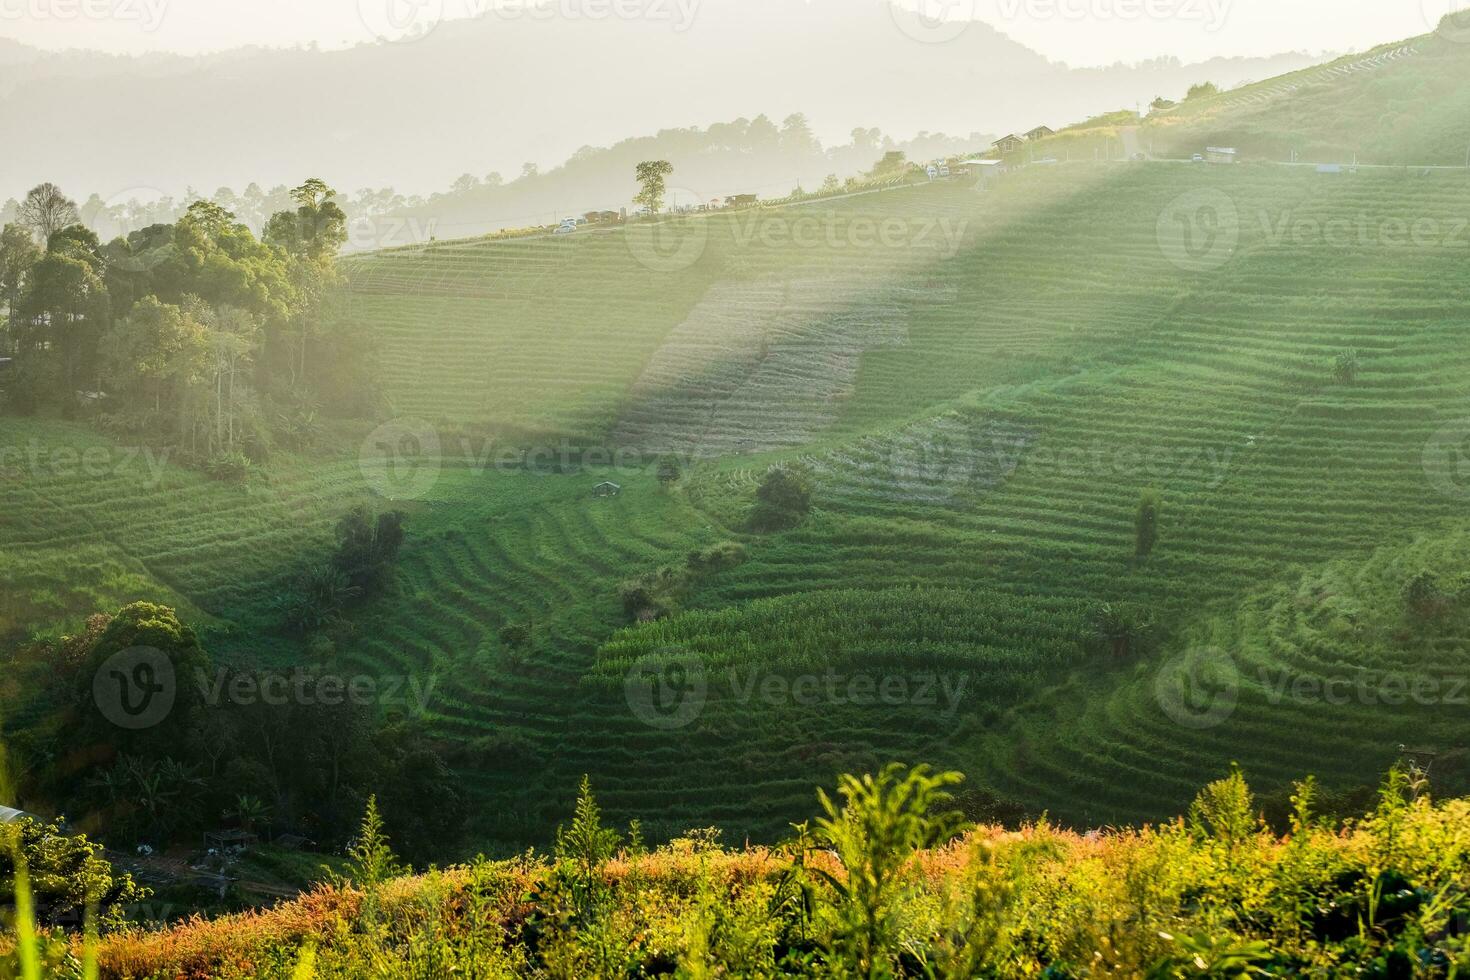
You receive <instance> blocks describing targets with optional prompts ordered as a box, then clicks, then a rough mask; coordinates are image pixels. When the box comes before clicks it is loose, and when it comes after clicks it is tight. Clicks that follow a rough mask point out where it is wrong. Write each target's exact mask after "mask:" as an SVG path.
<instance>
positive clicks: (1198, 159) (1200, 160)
mask: <svg viewBox="0 0 1470 980" xmlns="http://www.w3.org/2000/svg"><path fill="white" fill-rule="evenodd" d="M1189 159H1190V160H1191V161H1192V162H1194V163H1204V162H1205V155H1204V154H1203V153H1196V154H1195V155H1194V156H1192V157H1190V158H1189Z"/></svg>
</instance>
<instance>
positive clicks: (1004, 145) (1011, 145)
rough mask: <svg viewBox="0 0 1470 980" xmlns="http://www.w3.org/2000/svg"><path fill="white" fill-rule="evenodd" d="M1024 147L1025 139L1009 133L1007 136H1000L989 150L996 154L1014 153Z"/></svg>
mask: <svg viewBox="0 0 1470 980" xmlns="http://www.w3.org/2000/svg"><path fill="white" fill-rule="evenodd" d="M1025 145H1026V137H1024V136H1017V135H1016V134H1015V133H1011V134H1010V135H1009V136H1002V137H1001V138H1000V139H998V140H996V141H995V142H994V143H992V144H991V146H990V149H991V150H992V151H994V152H996V153H1015V152H1016V151H1017V150H1019V149H1020V148H1021V147H1023V146H1025Z"/></svg>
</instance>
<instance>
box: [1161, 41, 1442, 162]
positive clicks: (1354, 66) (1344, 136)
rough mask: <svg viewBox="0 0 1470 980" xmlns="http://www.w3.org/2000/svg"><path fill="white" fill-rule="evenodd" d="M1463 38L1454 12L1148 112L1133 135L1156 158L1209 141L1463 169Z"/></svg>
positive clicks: (1309, 157)
mask: <svg viewBox="0 0 1470 980" xmlns="http://www.w3.org/2000/svg"><path fill="white" fill-rule="evenodd" d="M1467 41H1470V17H1467V16H1466V14H1465V13H1464V12H1460V13H1457V14H1453V15H1450V16H1447V17H1446V18H1445V19H1444V20H1443V21H1442V22H1441V23H1440V25H1439V27H1438V29H1437V30H1436V31H1434V32H1432V33H1429V34H1425V35H1423V36H1422V37H1417V38H1411V39H1409V40H1406V41H1399V42H1394V43H1392V44H1385V45H1381V46H1379V47H1376V48H1373V49H1372V50H1370V51H1366V52H1362V53H1358V54H1350V55H1345V56H1343V57H1341V58H1339V59H1337V60H1335V61H1332V62H1329V63H1327V64H1325V65H1321V66H1318V67H1316V68H1310V69H1306V70H1304V71H1299V72H1294V73H1292V74H1290V75H1283V76H1281V77H1279V78H1272V79H1268V80H1266V81H1262V82H1257V83H1255V84H1253V85H1245V86H1241V87H1240V88H1235V89H1231V90H1229V91H1226V92H1222V93H1220V94H1218V95H1214V96H1209V97H1201V98H1194V99H1189V100H1187V101H1185V102H1182V103H1180V104H1179V105H1177V106H1174V107H1172V108H1169V109H1166V110H1163V111H1159V112H1155V113H1154V114H1152V115H1150V116H1149V117H1148V119H1147V120H1146V122H1145V125H1144V128H1143V131H1142V133H1141V134H1140V135H1141V138H1142V139H1143V140H1144V141H1145V143H1144V145H1146V146H1152V148H1153V152H1154V153H1155V154H1157V155H1159V156H1174V157H1186V158H1187V157H1188V156H1189V155H1190V154H1192V153H1197V152H1200V151H1201V150H1202V149H1203V148H1204V147H1205V146H1207V145H1209V146H1233V147H1236V148H1237V149H1239V150H1240V151H1241V152H1242V154H1244V155H1245V157H1247V158H1251V159H1269V160H1281V161H1284V160H1290V159H1297V160H1302V161H1306V162H1311V163H1351V162H1354V161H1356V162H1359V163H1363V164H1375V165H1390V166H1413V165H1420V166H1451V167H1463V166H1465V165H1466V162H1467V160H1466V149H1467V145H1470V122H1467V120H1470V86H1467V85H1466V81H1467V75H1470V59H1467V58H1466V56H1465V54H1466V53H1465V48H1466V42H1467ZM1293 152H1294V153H1295V154H1296V157H1294V158H1293V157H1292V155H1291V154H1292V153H1293Z"/></svg>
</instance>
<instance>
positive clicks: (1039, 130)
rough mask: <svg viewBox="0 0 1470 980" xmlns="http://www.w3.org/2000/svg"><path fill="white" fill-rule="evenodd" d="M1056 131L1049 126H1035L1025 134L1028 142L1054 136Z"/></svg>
mask: <svg viewBox="0 0 1470 980" xmlns="http://www.w3.org/2000/svg"><path fill="white" fill-rule="evenodd" d="M1056 134H1057V131H1056V130H1055V129H1052V128H1051V127H1050V126H1037V127H1036V128H1035V129H1033V130H1031V131H1030V132H1029V133H1027V134H1026V138H1027V139H1028V140H1039V139H1042V138H1044V137H1047V136H1055V135H1056Z"/></svg>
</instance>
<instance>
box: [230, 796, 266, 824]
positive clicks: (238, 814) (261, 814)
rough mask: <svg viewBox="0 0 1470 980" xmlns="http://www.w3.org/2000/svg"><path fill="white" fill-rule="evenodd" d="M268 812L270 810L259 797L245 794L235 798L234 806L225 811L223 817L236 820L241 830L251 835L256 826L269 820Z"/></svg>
mask: <svg viewBox="0 0 1470 980" xmlns="http://www.w3.org/2000/svg"><path fill="white" fill-rule="evenodd" d="M270 812H271V808H270V807H269V806H267V805H266V804H265V803H264V802H263V801H262V800H261V799H260V797H258V796H251V795H249V794H248V793H245V794H241V795H240V796H237V797H235V805H234V806H233V807H231V808H229V809H228V810H226V811H225V816H226V817H227V818H228V817H233V818H234V819H235V820H238V821H239V822H240V829H241V830H243V831H245V832H246V833H253V832H254V830H255V825H256V824H258V823H260V822H262V821H264V820H268V819H270Z"/></svg>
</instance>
